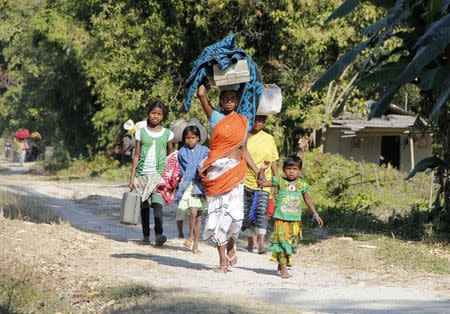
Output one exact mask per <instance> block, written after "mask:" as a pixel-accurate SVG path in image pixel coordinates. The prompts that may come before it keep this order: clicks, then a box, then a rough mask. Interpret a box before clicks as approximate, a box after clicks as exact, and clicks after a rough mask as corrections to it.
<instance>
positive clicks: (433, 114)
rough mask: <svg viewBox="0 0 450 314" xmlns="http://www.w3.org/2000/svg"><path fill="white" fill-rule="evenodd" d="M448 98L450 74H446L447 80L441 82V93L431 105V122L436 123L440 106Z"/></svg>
mask: <svg viewBox="0 0 450 314" xmlns="http://www.w3.org/2000/svg"><path fill="white" fill-rule="evenodd" d="M449 98H450V72H447V78H446V79H445V80H444V81H443V82H442V86H441V91H440V92H439V94H438V96H437V98H436V102H435V103H434V105H433V109H431V118H432V119H433V121H435V122H437V120H438V118H439V113H440V111H441V109H442V106H443V105H444V104H445V103H446V102H447V101H448V100H449Z"/></svg>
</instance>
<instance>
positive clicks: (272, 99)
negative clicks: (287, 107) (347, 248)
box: [256, 84, 283, 116]
mask: <svg viewBox="0 0 450 314" xmlns="http://www.w3.org/2000/svg"><path fill="white" fill-rule="evenodd" d="M282 102H283V96H281V89H280V88H279V87H278V86H277V85H276V84H266V85H264V88H263V92H262V94H261V96H260V97H259V106H258V110H257V111H256V115H258V116H267V115H270V114H276V113H280V111H281V104H282Z"/></svg>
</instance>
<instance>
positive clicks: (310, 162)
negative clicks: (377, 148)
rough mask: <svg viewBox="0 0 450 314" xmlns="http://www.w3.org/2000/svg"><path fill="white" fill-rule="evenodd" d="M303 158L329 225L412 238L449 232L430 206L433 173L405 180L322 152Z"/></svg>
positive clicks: (314, 197) (400, 175)
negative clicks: (439, 225)
mask: <svg viewBox="0 0 450 314" xmlns="http://www.w3.org/2000/svg"><path fill="white" fill-rule="evenodd" d="M302 159H303V175H304V177H305V180H306V181H307V182H308V183H309V185H310V187H311V188H310V194H311V198H312V200H313V202H314V204H315V205H316V207H317V208H318V210H319V211H320V212H321V215H322V217H323V218H324V220H325V222H326V224H327V226H329V227H332V228H334V229H338V230H358V231H363V232H376V233H387V234H390V233H393V234H395V235H396V236H399V237H403V238H406V239H413V240H420V239H424V238H425V239H429V238H433V237H434V236H435V235H433V232H435V233H437V234H439V236H441V234H443V233H445V234H448V233H449V230H443V229H442V228H441V229H439V230H438V224H437V223H436V222H437V220H438V219H437V218H436V217H437V216H436V215H435V214H434V211H432V210H430V209H429V208H428V206H429V204H428V201H429V193H430V183H429V182H430V175H429V174H425V173H421V174H419V175H417V176H415V177H414V178H412V179H411V180H408V181H405V177H406V175H407V174H406V173H404V172H401V171H398V170H396V169H393V168H392V167H380V166H378V165H376V164H369V163H363V162H359V163H356V162H354V161H350V160H346V159H344V158H343V157H342V156H340V155H331V154H321V153H320V152H319V151H317V150H313V151H311V152H308V153H306V154H305V155H304V156H303V157H302ZM436 189H437V187H436ZM434 192H436V191H434ZM308 217H309V214H308V213H305V218H307V219H308Z"/></svg>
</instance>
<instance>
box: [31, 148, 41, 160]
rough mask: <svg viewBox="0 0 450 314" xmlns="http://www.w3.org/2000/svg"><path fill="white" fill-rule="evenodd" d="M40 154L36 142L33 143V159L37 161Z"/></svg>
mask: <svg viewBox="0 0 450 314" xmlns="http://www.w3.org/2000/svg"><path fill="white" fill-rule="evenodd" d="M38 154H39V149H38V147H37V145H36V144H33V146H31V160H32V161H36V160H37V157H38Z"/></svg>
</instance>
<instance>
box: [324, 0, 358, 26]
mask: <svg viewBox="0 0 450 314" xmlns="http://www.w3.org/2000/svg"><path fill="white" fill-rule="evenodd" d="M360 2H361V0H345V1H344V2H343V3H342V4H341V5H340V6H339V7H338V8H337V9H336V10H334V12H333V13H331V15H330V16H329V17H328V19H327V22H329V21H332V20H335V19H338V18H340V17H343V16H345V15H347V14H348V13H349V12H351V11H353V10H354V9H355V8H356V7H357V6H358V4H359V3H360Z"/></svg>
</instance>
